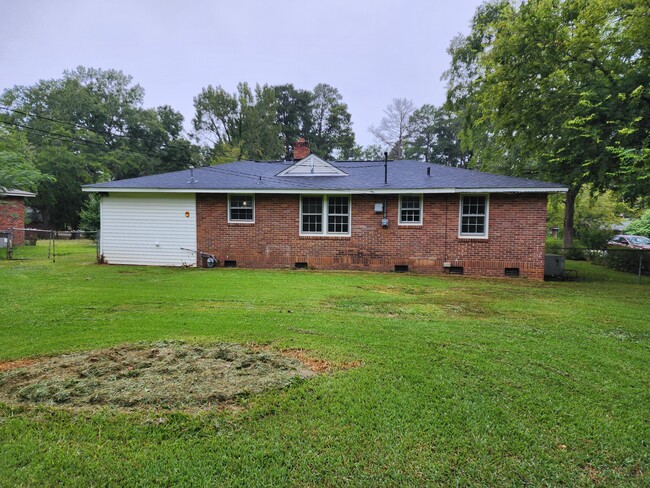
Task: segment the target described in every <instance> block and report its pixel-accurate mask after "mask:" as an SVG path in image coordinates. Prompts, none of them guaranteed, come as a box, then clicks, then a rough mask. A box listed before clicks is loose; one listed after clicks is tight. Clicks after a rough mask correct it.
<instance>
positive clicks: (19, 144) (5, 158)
mask: <svg viewBox="0 0 650 488" xmlns="http://www.w3.org/2000/svg"><path fill="white" fill-rule="evenodd" d="M46 180H49V181H51V180H52V177H51V176H50V175H45V174H43V173H42V172H41V171H40V170H39V169H38V168H37V167H36V163H35V162H34V149H33V148H32V147H31V146H30V144H29V142H28V141H27V137H25V134H24V133H21V132H18V131H15V130H10V129H9V128H7V126H5V125H2V124H0V190H1V189H2V188H6V189H12V188H17V189H20V190H35V189H36V187H37V186H38V183H39V182H41V181H46Z"/></svg>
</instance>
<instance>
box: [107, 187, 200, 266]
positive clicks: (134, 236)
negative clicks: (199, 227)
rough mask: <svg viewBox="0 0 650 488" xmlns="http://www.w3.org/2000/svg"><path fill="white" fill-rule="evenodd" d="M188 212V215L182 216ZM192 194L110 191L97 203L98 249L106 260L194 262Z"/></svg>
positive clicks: (162, 263) (169, 263)
mask: <svg viewBox="0 0 650 488" xmlns="http://www.w3.org/2000/svg"><path fill="white" fill-rule="evenodd" d="M186 212H189V216H186ZM182 248H185V249H192V250H196V197H195V195H194V194H165V195H161V194H147V193H141V194H138V193H129V194H123V193H110V194H108V196H104V197H103V198H102V203H101V243H100V253H101V255H102V256H103V258H104V261H105V262H107V263H109V264H143V265H152V266H184V265H189V266H194V265H195V264H196V255H195V254H194V253H192V252H191V251H186V250H183V249H182Z"/></svg>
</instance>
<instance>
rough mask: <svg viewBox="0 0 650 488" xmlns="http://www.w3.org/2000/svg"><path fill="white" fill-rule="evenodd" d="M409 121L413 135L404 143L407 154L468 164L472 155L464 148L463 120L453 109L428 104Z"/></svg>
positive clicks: (447, 162)
mask: <svg viewBox="0 0 650 488" xmlns="http://www.w3.org/2000/svg"><path fill="white" fill-rule="evenodd" d="M409 123H410V126H411V132H410V137H409V139H407V140H406V141H405V143H404V155H405V156H406V158H408V159H421V160H424V161H428V162H431V163H436V164H442V165H445V166H455V167H460V168H464V167H465V166H466V165H467V163H468V161H469V157H470V155H469V153H467V152H465V151H463V150H462V148H461V144H460V131H461V124H460V121H459V119H458V117H456V116H455V115H454V114H453V113H451V112H449V111H447V110H445V108H444V107H434V106H433V105H427V104H425V105H422V106H421V107H420V108H418V109H416V110H415V111H414V112H413V114H412V115H411V118H410V121H409Z"/></svg>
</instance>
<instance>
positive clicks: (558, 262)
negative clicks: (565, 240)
mask: <svg viewBox="0 0 650 488" xmlns="http://www.w3.org/2000/svg"><path fill="white" fill-rule="evenodd" d="M544 276H564V256H560V255H558V254H547V255H546V256H545V257H544Z"/></svg>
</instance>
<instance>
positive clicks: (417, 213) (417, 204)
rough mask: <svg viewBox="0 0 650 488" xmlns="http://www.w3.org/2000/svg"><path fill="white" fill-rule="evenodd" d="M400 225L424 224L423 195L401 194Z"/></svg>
mask: <svg viewBox="0 0 650 488" xmlns="http://www.w3.org/2000/svg"><path fill="white" fill-rule="evenodd" d="M398 223H399V225H422V195H400V197H399V219H398Z"/></svg>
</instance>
